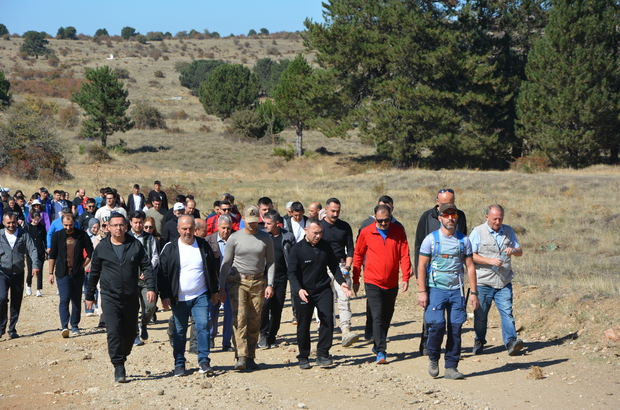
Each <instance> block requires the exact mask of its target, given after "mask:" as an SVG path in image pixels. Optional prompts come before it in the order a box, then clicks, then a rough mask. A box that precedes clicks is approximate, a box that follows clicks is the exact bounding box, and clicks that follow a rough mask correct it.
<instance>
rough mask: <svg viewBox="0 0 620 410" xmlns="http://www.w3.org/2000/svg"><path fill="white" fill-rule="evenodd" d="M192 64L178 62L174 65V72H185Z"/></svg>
mask: <svg viewBox="0 0 620 410" xmlns="http://www.w3.org/2000/svg"><path fill="white" fill-rule="evenodd" d="M190 64H191V63H190V62H189V61H177V62H176V63H174V71H176V72H177V73H181V72H183V70H185V69H186V68H187V67H189V65H190Z"/></svg>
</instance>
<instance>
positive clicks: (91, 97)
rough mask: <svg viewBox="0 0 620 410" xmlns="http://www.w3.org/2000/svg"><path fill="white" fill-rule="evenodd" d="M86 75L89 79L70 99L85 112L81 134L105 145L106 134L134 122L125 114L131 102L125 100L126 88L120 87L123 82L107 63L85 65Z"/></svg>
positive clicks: (129, 126)
mask: <svg viewBox="0 0 620 410" xmlns="http://www.w3.org/2000/svg"><path fill="white" fill-rule="evenodd" d="M85 76H86V80H88V82H87V83H84V84H82V88H81V89H80V91H79V92H78V93H76V94H74V95H73V101H74V102H76V103H77V104H78V105H79V106H80V107H81V108H82V109H83V110H84V111H86V115H87V116H88V119H87V120H86V121H83V122H82V126H83V133H84V136H85V137H88V138H93V139H95V138H99V139H101V145H103V146H104V147H105V146H106V145H107V140H108V136H110V135H112V134H114V133H115V132H118V131H120V132H125V131H128V130H130V129H131V128H132V127H133V125H134V123H133V122H132V121H131V118H130V117H128V116H127V115H126V111H127V108H129V105H130V104H131V102H130V101H129V100H127V96H128V95H129V91H127V90H124V89H123V83H122V82H121V81H120V80H119V79H118V78H117V77H116V75H115V74H114V72H113V71H112V69H111V68H110V67H109V66H103V67H99V68H96V69H86V74H85Z"/></svg>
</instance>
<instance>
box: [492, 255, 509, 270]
mask: <svg viewBox="0 0 620 410" xmlns="http://www.w3.org/2000/svg"><path fill="white" fill-rule="evenodd" d="M506 254H508V253H506ZM489 260H490V261H491V262H490V265H492V266H497V267H500V266H502V264H503V263H504V262H502V259H501V258H492V259H489Z"/></svg>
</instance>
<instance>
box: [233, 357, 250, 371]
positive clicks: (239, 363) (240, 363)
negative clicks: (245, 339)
mask: <svg viewBox="0 0 620 410" xmlns="http://www.w3.org/2000/svg"><path fill="white" fill-rule="evenodd" d="M246 367H247V364H246V361H245V357H243V356H241V357H239V359H237V364H235V370H245V369H246Z"/></svg>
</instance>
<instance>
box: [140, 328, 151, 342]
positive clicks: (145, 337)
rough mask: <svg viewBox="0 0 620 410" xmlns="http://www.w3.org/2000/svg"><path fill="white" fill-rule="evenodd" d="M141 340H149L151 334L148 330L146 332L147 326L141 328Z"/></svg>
mask: <svg viewBox="0 0 620 410" xmlns="http://www.w3.org/2000/svg"><path fill="white" fill-rule="evenodd" d="M140 339H142V340H148V339H149V332H148V330H146V326H140Z"/></svg>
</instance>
